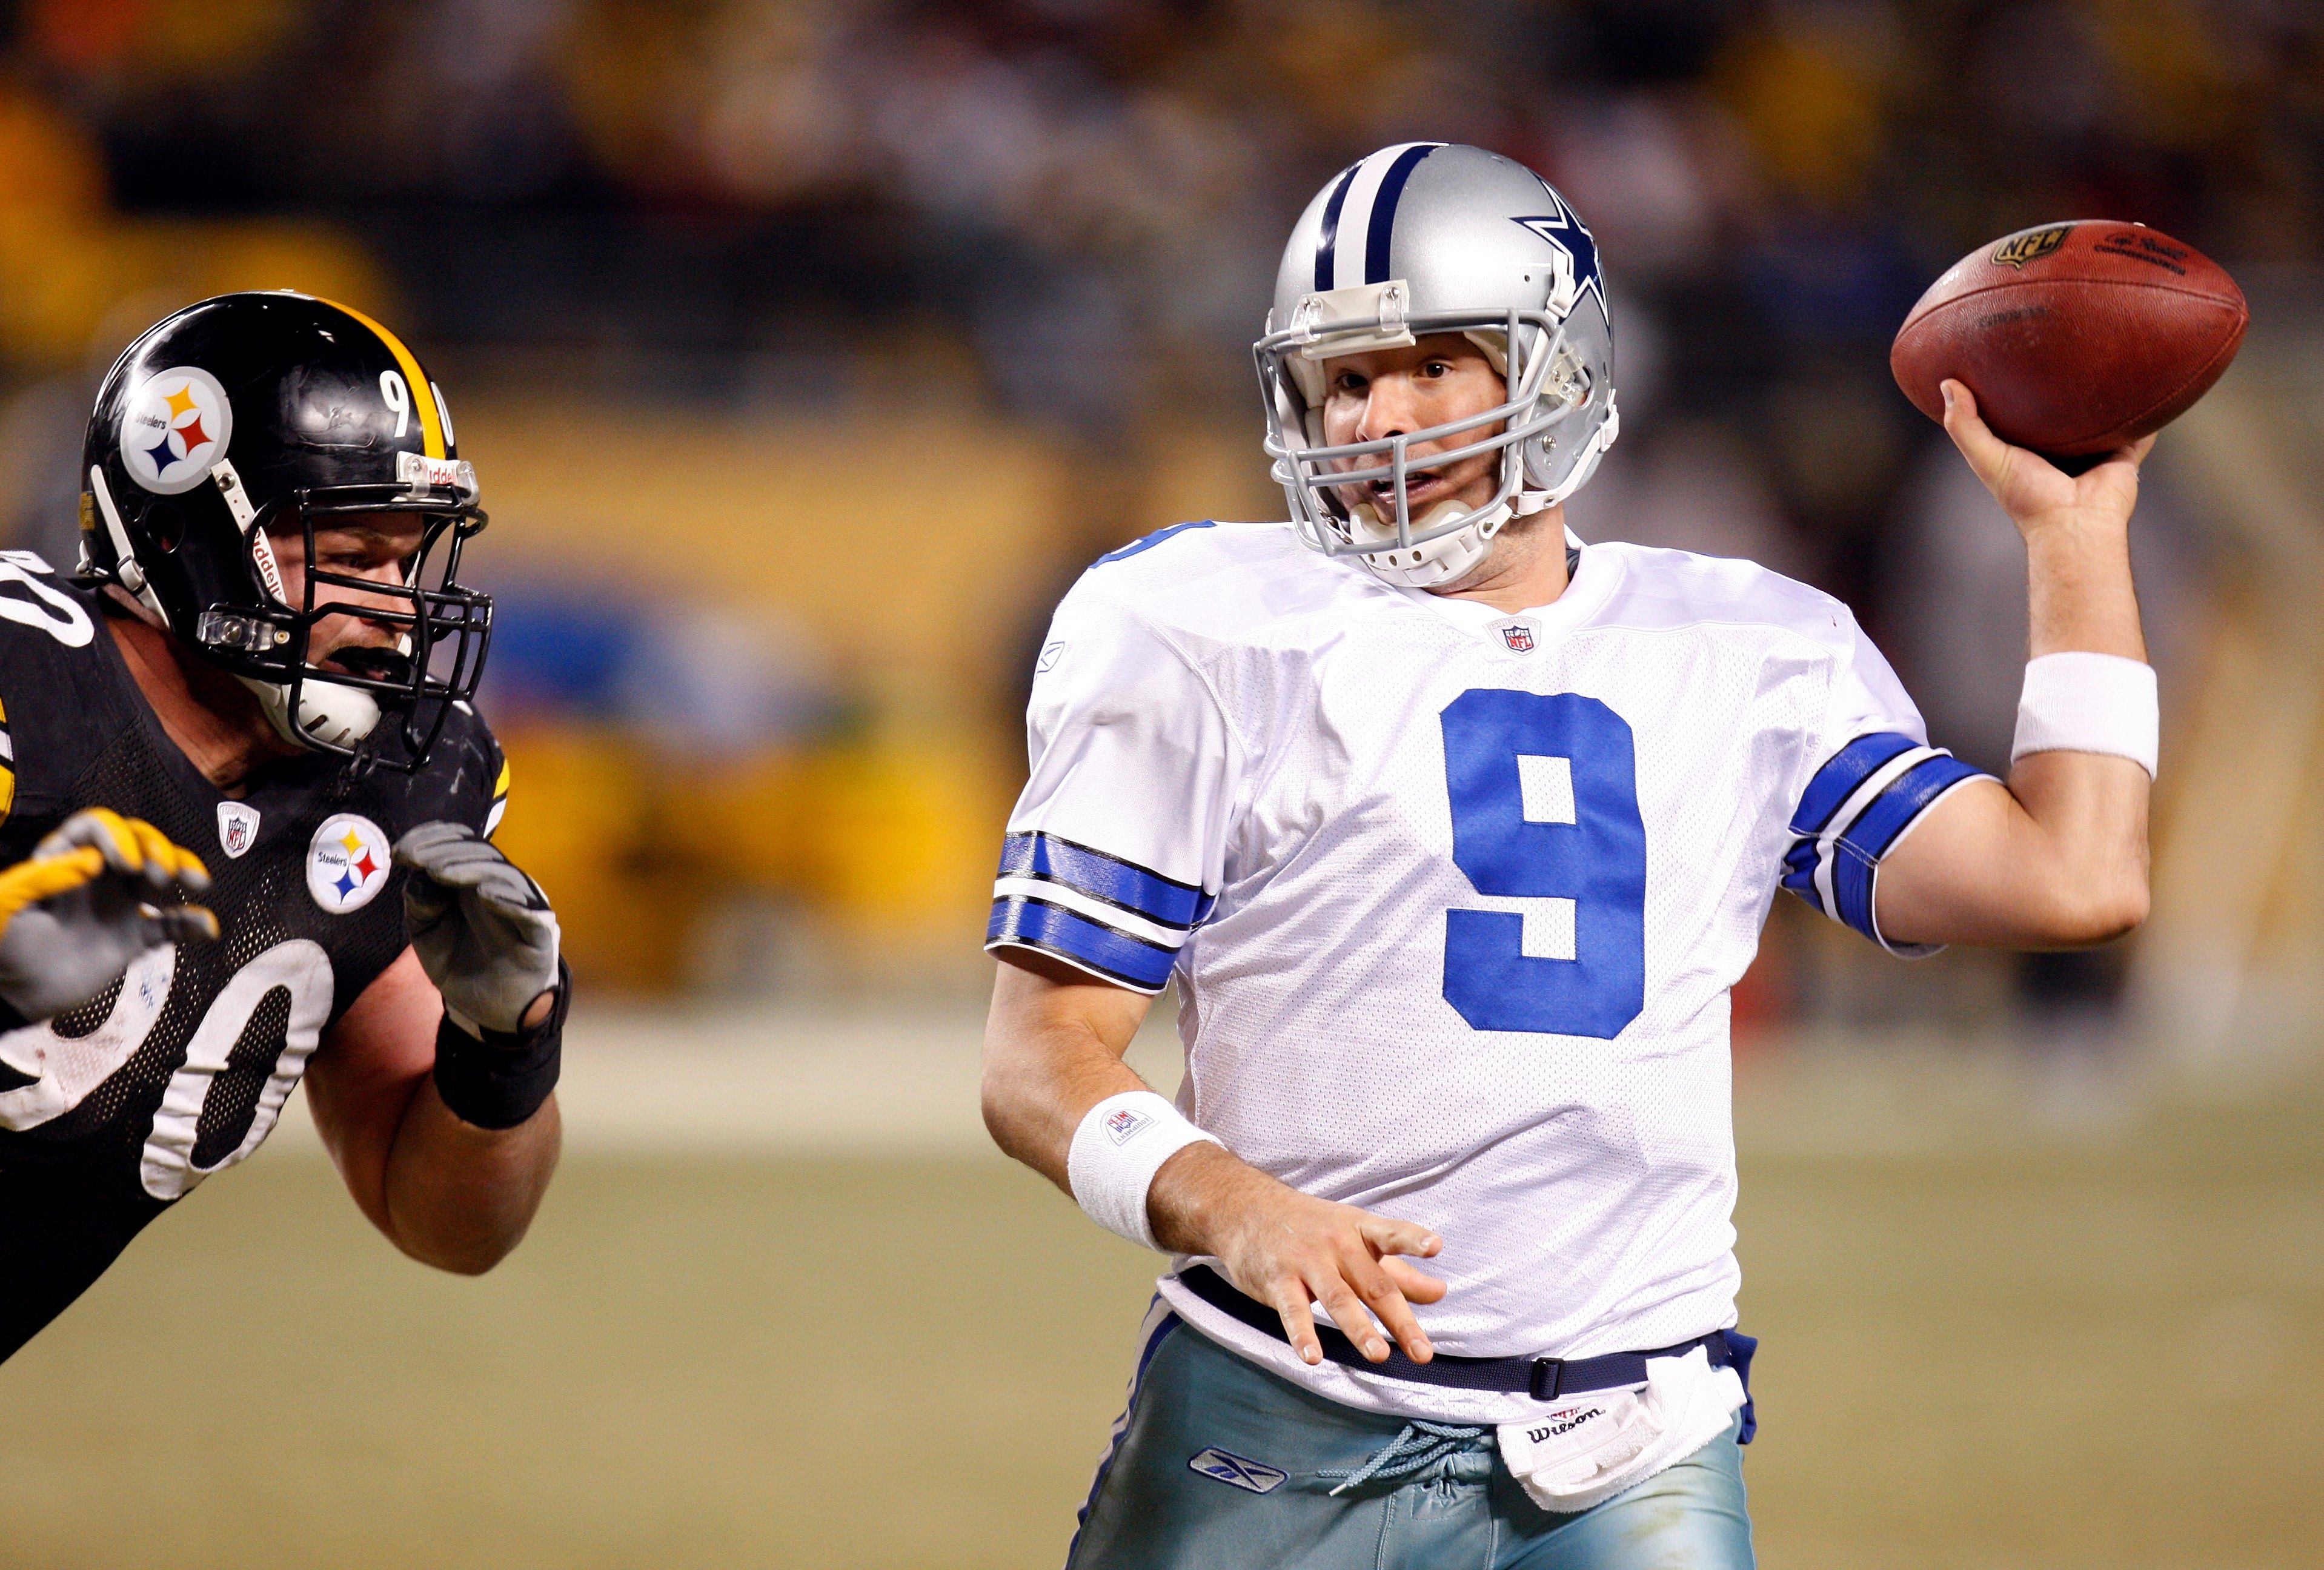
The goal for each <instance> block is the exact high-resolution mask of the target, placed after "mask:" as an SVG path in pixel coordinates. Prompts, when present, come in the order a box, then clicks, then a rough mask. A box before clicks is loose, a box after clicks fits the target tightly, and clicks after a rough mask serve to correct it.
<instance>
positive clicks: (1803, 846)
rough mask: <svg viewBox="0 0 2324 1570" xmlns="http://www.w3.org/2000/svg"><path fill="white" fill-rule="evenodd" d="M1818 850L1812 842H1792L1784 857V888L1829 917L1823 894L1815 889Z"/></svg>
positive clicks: (1818, 847)
mask: <svg viewBox="0 0 2324 1570" xmlns="http://www.w3.org/2000/svg"><path fill="white" fill-rule="evenodd" d="M1819 849H1821V847H1820V846H1818V845H1817V843H1816V842H1815V841H1814V840H1794V841H1793V842H1792V848H1791V849H1789V850H1788V851H1786V852H1784V887H1785V888H1788V889H1790V890H1791V891H1792V892H1793V893H1794V894H1795V895H1799V896H1800V897H1801V898H1802V899H1803V900H1805V901H1807V902H1808V904H1812V905H1813V906H1815V908H1816V909H1817V910H1819V911H1822V912H1823V914H1825V915H1830V914H1831V912H1830V911H1826V910H1824V908H1823V893H1822V891H1821V889H1819V888H1817V887H1816V880H1815V875H1816V864H1817V861H1818V859H1819V858H1818V856H1817V851H1818V850H1819Z"/></svg>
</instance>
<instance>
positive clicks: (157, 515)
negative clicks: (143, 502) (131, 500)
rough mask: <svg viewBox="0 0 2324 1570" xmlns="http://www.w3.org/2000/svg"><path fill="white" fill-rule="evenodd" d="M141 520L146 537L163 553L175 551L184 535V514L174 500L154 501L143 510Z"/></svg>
mask: <svg viewBox="0 0 2324 1570" xmlns="http://www.w3.org/2000/svg"><path fill="white" fill-rule="evenodd" d="M141 521H142V522H143V524H144V526H145V535H146V537H147V538H149V539H151V540H152V542H153V548H154V549H156V550H158V551H160V552H161V554H162V555H170V554H171V552H173V551H175V550H176V549H177V548H178V546H179V545H180V542H182V541H183V540H184V539H185V537H186V515H185V514H184V513H183V512H181V511H180V510H178V506H177V503H175V502H172V501H156V502H155V503H153V505H152V506H151V507H149V508H147V509H146V510H145V516H144V518H143V519H142V520H141Z"/></svg>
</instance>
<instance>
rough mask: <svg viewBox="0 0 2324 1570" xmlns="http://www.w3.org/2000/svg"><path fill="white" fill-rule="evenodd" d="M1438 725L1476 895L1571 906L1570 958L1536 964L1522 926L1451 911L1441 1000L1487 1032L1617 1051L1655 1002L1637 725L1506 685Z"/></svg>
mask: <svg viewBox="0 0 2324 1570" xmlns="http://www.w3.org/2000/svg"><path fill="white" fill-rule="evenodd" d="M1440 718H1441V720H1442V721H1443V726H1444V783H1445V788H1446V791H1447V793H1448V794H1449V795H1450V796H1451V798H1452V859H1453V861H1454V862H1455V863H1457V864H1458V865H1459V867H1460V868H1461V870H1462V872H1464V873H1466V874H1468V877H1469V881H1470V882H1471V884H1473V885H1474V886H1476V890H1477V892H1478V893H1479V894H1482V895H1499V896H1504V897H1508V898H1515V899H1569V900H1572V902H1573V958H1572V959H1542V958H1536V957H1535V956H1531V955H1528V954H1526V952H1525V921H1526V918H1525V917H1523V916H1521V915H1518V914H1514V913H1511V912H1506V911H1465V910H1452V911H1447V912H1445V913H1444V1001H1445V1002H1447V1003H1449V1004H1451V1005H1452V1006H1453V1008H1455V1009H1456V1010H1458V1011H1459V1012H1460V1015H1461V1017H1462V1019H1464V1020H1467V1021H1468V1022H1469V1024H1471V1026H1472V1027H1474V1028H1475V1029H1478V1030H1480V1031H1533V1032H1539V1033H1548V1034H1553V1035H1565V1036H1595V1037H1598V1038H1600V1039H1601V1040H1606V1041H1611V1040H1612V1039H1613V1038H1614V1037H1616V1036H1618V1035H1619V1034H1621V1033H1622V1030H1623V1027H1625V1026H1626V1025H1628V1024H1629V1023H1630V1022H1631V1021H1632V1020H1634V1019H1636V1018H1637V1017H1638V1015H1639V1014H1640V1013H1641V1012H1643V1011H1644V1009H1645V1008H1646V824H1645V822H1643V821H1642V820H1641V819H1640V818H1639V816H1638V775H1637V749H1636V748H1635V746H1634V745H1633V741H1632V738H1631V733H1630V726H1629V722H1628V721H1626V720H1624V719H1623V718H1622V717H1621V716H1620V715H1619V714H1617V713H1615V712H1614V711H1613V710H1611V709H1609V708H1608V707H1607V706H1606V705H1605V704H1603V703H1601V702H1599V701H1598V700H1597V699H1595V698H1585V697H1582V695H1581V694H1579V693H1548V694H1543V693H1518V692H1509V691H1506V690H1503V689H1500V688H1495V687H1480V688H1478V689H1476V690H1474V691H1471V692H1467V693H1462V694H1461V695H1460V696H1459V697H1458V698H1455V699H1454V700H1452V702H1451V703H1449V704H1447V705H1446V706H1445V709H1444V712H1443V714H1442V715H1441V716H1440ZM1520 760H1524V761H1520ZM1529 798H1530V799H1529ZM1528 807H1530V808H1531V811H1530V812H1528V810H1527V809H1528Z"/></svg>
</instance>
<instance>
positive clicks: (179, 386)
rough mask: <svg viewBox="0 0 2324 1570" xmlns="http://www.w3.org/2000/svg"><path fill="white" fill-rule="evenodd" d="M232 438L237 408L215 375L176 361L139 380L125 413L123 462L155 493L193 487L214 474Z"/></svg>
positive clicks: (168, 493) (122, 432)
mask: <svg viewBox="0 0 2324 1570" xmlns="http://www.w3.org/2000/svg"><path fill="white" fill-rule="evenodd" d="M233 439H234V406H233V405H232V404H230V403H228V402H227V401H226V389H225V388H223V387H221V386H219V385H218V380H217V377H215V376H212V375H211V374H210V373H209V372H207V371H204V370H202V369H201V368H200V367H199V366H197V365H177V366H172V367H171V369H169V370H167V371H162V372H156V373H155V374H153V375H152V376H149V377H147V378H146V379H145V380H144V381H143V382H140V383H139V384H138V387H137V390H136V391H134V392H133V393H131V394H130V395H129V401H128V405H127V407H126V409H125V411H124V413H123V415H122V417H121V463H122V466H123V467H124V468H126V469H127V470H128V471H129V477H130V478H131V479H133V480H134V481H136V482H137V483H138V484H140V485H142V486H143V487H144V488H145V489H146V490H148V491H152V492H153V493H154V494H155V495H157V496H176V495H178V494H180V492H182V491H191V490H192V489H193V488H194V487H195V486H197V485H198V484H200V483H201V482H203V481H205V480H207V479H208V478H209V477H210V467H211V465H213V464H216V463H217V461H218V460H219V459H221V458H223V457H225V456H226V444H227V443H228V442H230V441H232V440H233Z"/></svg>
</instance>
